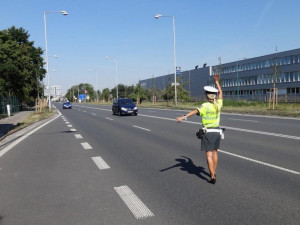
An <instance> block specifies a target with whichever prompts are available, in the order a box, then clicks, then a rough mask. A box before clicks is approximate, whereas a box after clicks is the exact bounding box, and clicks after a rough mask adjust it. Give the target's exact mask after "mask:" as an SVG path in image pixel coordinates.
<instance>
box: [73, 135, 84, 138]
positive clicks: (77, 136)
mask: <svg viewBox="0 0 300 225" xmlns="http://www.w3.org/2000/svg"><path fill="white" fill-rule="evenodd" d="M74 136H75V137H76V138H77V139H81V138H83V137H82V136H81V135H80V134H74Z"/></svg>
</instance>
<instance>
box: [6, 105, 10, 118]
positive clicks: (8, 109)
mask: <svg viewBox="0 0 300 225" xmlns="http://www.w3.org/2000/svg"><path fill="white" fill-rule="evenodd" d="M6 107H7V115H8V116H10V105H6Z"/></svg>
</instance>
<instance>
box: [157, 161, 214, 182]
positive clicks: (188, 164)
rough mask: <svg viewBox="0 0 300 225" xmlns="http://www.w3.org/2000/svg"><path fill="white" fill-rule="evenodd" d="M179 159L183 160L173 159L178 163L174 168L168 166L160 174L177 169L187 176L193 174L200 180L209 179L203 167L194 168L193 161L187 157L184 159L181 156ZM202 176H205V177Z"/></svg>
mask: <svg viewBox="0 0 300 225" xmlns="http://www.w3.org/2000/svg"><path fill="white" fill-rule="evenodd" d="M181 157H182V158H184V159H182V158H178V159H175V161H177V162H179V163H177V164H175V165H174V166H170V167H168V168H165V169H162V170H160V172H164V171H166V170H170V169H173V168H176V167H178V168H180V170H182V171H186V172H187V173H189V174H194V175H196V176H197V177H199V178H201V179H202V180H206V181H208V178H210V174H209V173H207V172H206V171H205V169H204V167H202V166H196V165H195V164H194V163H193V161H192V160H191V159H190V158H188V157H185V156H181ZM203 175H205V176H207V177H205V176H203Z"/></svg>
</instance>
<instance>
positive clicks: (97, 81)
mask: <svg viewBox="0 0 300 225" xmlns="http://www.w3.org/2000/svg"><path fill="white" fill-rule="evenodd" d="M89 72H93V70H89ZM96 96H97V103H98V72H96Z"/></svg>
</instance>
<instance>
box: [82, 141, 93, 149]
mask: <svg viewBox="0 0 300 225" xmlns="http://www.w3.org/2000/svg"><path fill="white" fill-rule="evenodd" d="M81 145H82V147H83V148H84V149H85V150H89V149H93V147H92V146H90V144H89V143H87V142H83V143H81Z"/></svg>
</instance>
